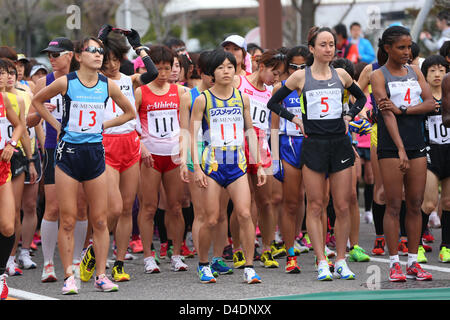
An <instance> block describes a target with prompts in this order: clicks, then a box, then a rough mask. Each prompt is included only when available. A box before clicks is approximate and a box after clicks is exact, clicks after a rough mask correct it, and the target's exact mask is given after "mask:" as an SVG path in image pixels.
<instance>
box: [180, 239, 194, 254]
mask: <svg viewBox="0 0 450 320" xmlns="http://www.w3.org/2000/svg"><path fill="white" fill-rule="evenodd" d="M181 255H182V256H183V257H185V258H193V257H194V253H193V252H192V251H191V250H190V249H189V248H188V246H187V245H186V240H184V241H183V244H182V246H181Z"/></svg>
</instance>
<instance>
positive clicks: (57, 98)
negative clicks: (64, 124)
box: [50, 94, 64, 121]
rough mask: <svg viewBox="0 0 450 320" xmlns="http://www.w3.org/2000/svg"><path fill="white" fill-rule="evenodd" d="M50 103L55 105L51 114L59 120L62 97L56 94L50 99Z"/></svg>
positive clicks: (61, 116) (61, 112)
mask: <svg viewBox="0 0 450 320" xmlns="http://www.w3.org/2000/svg"><path fill="white" fill-rule="evenodd" d="M50 103H51V104H53V105H55V106H56V108H55V109H54V110H53V111H52V112H51V114H52V115H53V116H54V117H55V118H56V120H58V121H61V119H62V118H63V105H64V99H63V97H62V96H61V95H60V94H58V95H57V96H55V97H53V98H51V99H50Z"/></svg>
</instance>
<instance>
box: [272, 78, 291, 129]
mask: <svg viewBox="0 0 450 320" xmlns="http://www.w3.org/2000/svg"><path fill="white" fill-rule="evenodd" d="M292 91H293V90H291V89H289V88H288V87H286V86H282V87H281V88H280V90H278V91H277V92H275V94H274V95H273V96H272V98H270V100H269V102H268V103H267V108H269V110H270V111H272V112H274V113H276V114H277V115H279V116H280V117H281V118H284V119H286V120H289V121H292V119H294V114H292V113H290V112H289V111H287V110H286V108H283V106H281V104H280V102H281V101H283V99H284V98H286V97H287V96H288V95H290V94H291V92H292Z"/></svg>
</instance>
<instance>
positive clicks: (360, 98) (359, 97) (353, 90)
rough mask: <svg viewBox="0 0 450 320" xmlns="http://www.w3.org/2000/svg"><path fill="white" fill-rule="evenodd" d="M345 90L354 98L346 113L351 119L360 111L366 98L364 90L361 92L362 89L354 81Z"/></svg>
mask: <svg viewBox="0 0 450 320" xmlns="http://www.w3.org/2000/svg"><path fill="white" fill-rule="evenodd" d="M347 90H348V92H350V94H351V95H352V96H354V97H355V99H356V101H355V103H354V104H353V105H351V106H350V110H349V111H348V113H347V114H348V115H349V116H350V117H352V120H353V119H354V118H355V117H356V115H357V114H358V113H360V112H361V110H362V109H363V108H364V105H365V104H366V101H367V98H366V96H365V95H364V92H362V90H361V89H360V88H359V87H358V86H357V85H356V84H355V83H354V82H353V83H352V85H351V86H350V87H348V88H347Z"/></svg>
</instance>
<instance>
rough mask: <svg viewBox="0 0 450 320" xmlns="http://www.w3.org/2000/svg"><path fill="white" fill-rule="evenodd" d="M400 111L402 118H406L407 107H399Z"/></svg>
mask: <svg viewBox="0 0 450 320" xmlns="http://www.w3.org/2000/svg"><path fill="white" fill-rule="evenodd" d="M399 109H400V111H401V112H402V116H406V109H407V108H406V107H405V106H403V105H401V106H400V107H399Z"/></svg>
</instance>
